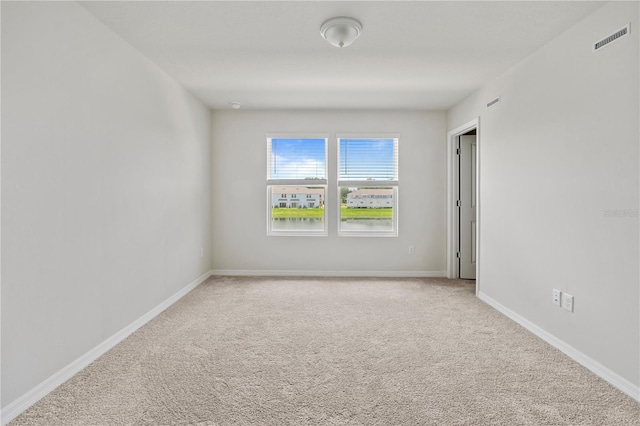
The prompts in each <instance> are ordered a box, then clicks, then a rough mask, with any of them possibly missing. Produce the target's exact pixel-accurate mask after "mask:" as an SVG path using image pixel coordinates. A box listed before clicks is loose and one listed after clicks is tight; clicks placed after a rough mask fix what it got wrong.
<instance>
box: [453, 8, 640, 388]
mask: <svg viewBox="0 0 640 426" xmlns="http://www.w3.org/2000/svg"><path fill="white" fill-rule="evenodd" d="M629 22H631V34H630V35H628V36H626V37H625V38H623V39H620V40H619V41H617V42H615V43H613V44H611V45H610V46H608V47H606V48H604V49H603V50H602V51H599V52H597V53H592V50H591V44H592V43H593V42H595V41H597V40H599V39H601V38H603V37H604V36H607V35H609V34H610V33H612V32H614V31H616V30H618V29H619V28H621V27H622V26H624V25H626V24H627V23H629ZM639 23H640V22H639V21H638V4H637V3H610V4H607V5H605V6H604V7H602V8H601V9H599V10H598V11H596V12H595V13H594V14H593V15H591V16H589V17H587V18H586V19H585V20H584V21H582V22H581V23H579V24H578V25H576V26H575V27H573V28H571V29H570V30H568V31H567V32H565V33H564V34H562V35H561V36H560V37H558V38H557V39H555V40H554V41H552V42H551V43H549V44H548V45H547V46H545V47H544V48H542V49H541V50H539V51H538V52H537V53H535V54H533V55H532V56H530V57H529V58H527V59H526V60H525V61H523V62H522V63H520V64H519V65H517V66H516V67H515V68H513V69H511V70H510V71H509V72H507V73H506V74H505V75H503V76H501V77H500V78H499V79H497V80H496V81H494V82H492V83H490V84H488V85H486V86H485V87H484V88H482V89H481V90H480V91H478V92H477V93H475V94H474V95H473V96H471V97H469V98H468V99H466V100H464V101H463V102H461V103H460V104H458V105H456V106H455V107H454V108H452V109H451V110H450V111H449V112H448V129H453V128H455V127H457V126H459V125H461V124H463V123H465V122H467V121H469V120H471V119H473V118H475V117H477V116H480V129H481V135H480V138H481V140H480V158H481V162H482V163H481V189H480V197H481V208H482V211H481V221H482V222H481V224H480V226H481V228H480V229H481V236H482V240H481V246H480V253H481V259H482V265H481V269H480V270H481V277H480V280H481V281H480V289H481V292H482V293H483V294H484V295H485V296H488V297H489V298H491V299H493V300H494V301H495V302H497V303H498V304H501V305H502V306H503V307H506V308H507V309H510V310H511V311H513V312H515V314H517V315H519V316H521V317H523V318H525V319H526V320H528V321H530V322H531V323H533V324H534V325H535V326H537V327H540V328H542V329H543V330H544V331H545V332H547V333H549V334H551V335H553V336H555V337H557V338H559V339H560V340H561V341H563V342H564V343H566V344H568V345H570V346H572V347H573V348H575V349H577V350H578V351H579V352H581V353H582V354H584V355H586V356H587V357H589V358H591V359H592V360H595V361H596V362H597V363H600V364H601V365H603V366H604V367H606V368H608V369H610V370H611V371H613V372H614V373H615V374H617V375H619V376H620V377H622V378H623V379H625V380H626V381H628V384H629V385H630V386H631V388H633V387H634V386H635V388H636V389H637V386H638V384H640V377H639V376H640V372H639V364H640V351H639V337H640V329H639V325H640V317H639V313H638V311H639V309H638V308H639V291H638V290H639V275H638V269H639V261H638V256H639V251H638V235H639V229H638V217H607V216H606V214H605V211H606V210H622V209H632V210H633V209H635V210H636V211H637V209H638V195H639V186H638V177H639V175H638V155H639V149H638V144H639V136H640V135H639V128H638V126H639V125H638V121H639V113H640V111H639V108H638V99H639V96H638V94H639V83H638V81H639V66H638V63H639V57H638V49H639V43H638V34H639V33H640V32H639V31H638V29H639V26H638V24H639ZM497 96H501V98H502V101H501V102H500V103H499V104H497V105H495V106H494V107H492V108H489V109H487V108H486V103H487V102H488V101H490V100H492V99H494V98H495V97H497ZM553 288H557V289H560V290H562V291H564V292H567V293H569V294H572V295H573V296H574V297H575V312H574V313H569V312H568V311H566V310H563V309H560V308H557V307H555V306H553V305H552V304H551V293H552V289H553Z"/></svg>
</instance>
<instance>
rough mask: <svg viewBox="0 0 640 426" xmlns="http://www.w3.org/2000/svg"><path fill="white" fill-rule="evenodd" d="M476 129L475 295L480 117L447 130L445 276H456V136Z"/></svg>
mask: <svg viewBox="0 0 640 426" xmlns="http://www.w3.org/2000/svg"><path fill="white" fill-rule="evenodd" d="M473 129H476V146H477V151H476V175H477V176H476V194H477V202H476V223H477V224H478V226H477V227H476V296H478V295H479V294H480V265H481V263H480V256H481V252H480V230H481V228H482V226H481V222H480V212H481V208H480V205H481V198H482V197H480V165H481V161H480V153H481V151H482V150H481V144H480V117H476V118H474V119H473V120H471V121H469V122H467V123H465V124H462V125H461V126H458V127H456V128H455V129H453V130H449V131H448V132H447V278H457V277H458V274H459V271H458V262H456V251H457V248H458V245H457V244H456V241H458V215H457V214H456V209H455V208H454V205H455V200H456V194H457V191H456V188H457V187H458V165H457V162H456V161H455V160H456V151H455V150H456V138H457V137H458V136H460V135H462V134H464V133H467V132H468V131H470V130H473Z"/></svg>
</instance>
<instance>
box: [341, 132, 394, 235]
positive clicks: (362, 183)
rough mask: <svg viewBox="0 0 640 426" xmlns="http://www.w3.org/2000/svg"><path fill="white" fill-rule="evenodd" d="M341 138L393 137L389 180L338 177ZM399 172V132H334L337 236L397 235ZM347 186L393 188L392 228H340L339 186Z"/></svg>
mask: <svg viewBox="0 0 640 426" xmlns="http://www.w3.org/2000/svg"><path fill="white" fill-rule="evenodd" d="M343 139H393V140H394V149H393V152H394V159H393V161H394V167H395V170H394V178H393V179H389V180H375V181H370V180H348V179H340V151H341V150H340V148H341V140H343ZM399 174H400V134H399V133H374V134H367V133H339V134H336V190H337V205H338V209H337V213H336V216H337V231H338V236H339V237H398V235H399V232H398V222H399V220H398V218H399V209H398V207H399V202H398V192H399V190H398V188H399V186H400V182H399ZM342 187H348V188H354V187H357V188H358V189H366V188H378V187H384V188H387V187H391V188H392V189H393V205H392V212H393V216H392V219H391V223H392V229H391V230H384V231H372V230H369V231H353V230H343V229H342V196H341V188H342Z"/></svg>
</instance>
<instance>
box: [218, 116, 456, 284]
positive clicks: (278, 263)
mask: <svg viewBox="0 0 640 426" xmlns="http://www.w3.org/2000/svg"><path fill="white" fill-rule="evenodd" d="M212 117H213V119H212V128H213V131H212V134H213V148H212V150H213V193H214V200H215V201H214V205H215V207H214V209H213V241H214V243H213V268H214V270H216V271H218V272H223V273H250V272H254V273H257V272H260V273H300V274H303V273H304V274H318V273H320V274H330V273H340V274H343V275H344V274H348V273H356V274H357V273H368V272H369V271H371V272H379V273H387V274H394V275H402V274H407V275H416V274H417V275H421V274H422V275H424V274H434V273H435V274H443V273H444V271H445V269H446V259H445V250H446V248H445V247H446V240H445V238H446V236H445V233H446V141H445V139H446V138H445V135H446V131H445V125H446V123H445V114H444V113H427V112H411V111H409V112H398V111H396V112H391V111H387V112H385V111H249V110H247V111H243V110H240V111H214V112H213V113H212ZM274 132H275V133H277V132H283V133H292V132H293V133H295V132H302V133H304V132H307V133H309V132H311V133H327V134H329V135H330V139H329V165H330V167H329V176H328V177H329V190H328V194H327V204H328V207H327V208H328V209H329V215H328V227H329V235H328V236H327V237H274V236H271V237H268V236H267V227H266V226H267V219H266V217H267V216H266V215H267V208H266V206H267V200H266V197H267V193H266V186H265V185H266V183H265V180H266V175H267V171H266V170H267V169H266V158H267V155H266V145H267V144H266V134H267V133H274ZM336 132H338V133H353V132H366V133H376V132H379V133H394V132H398V133H400V145H399V155H400V158H399V164H400V171H399V180H400V188H399V191H400V193H399V203H400V205H399V226H398V229H399V236H398V237H397V238H395V237H377V238H364V237H338V236H337V230H336V225H337V203H336V200H337V189H336V165H335V162H336V157H337V154H336V140H335V134H336ZM409 245H414V246H415V252H416V253H415V255H408V254H407V251H408V246H409Z"/></svg>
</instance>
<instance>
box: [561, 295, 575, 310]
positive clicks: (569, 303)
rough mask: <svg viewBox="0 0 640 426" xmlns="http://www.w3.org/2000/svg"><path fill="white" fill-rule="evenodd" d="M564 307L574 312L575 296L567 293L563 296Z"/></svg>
mask: <svg viewBox="0 0 640 426" xmlns="http://www.w3.org/2000/svg"><path fill="white" fill-rule="evenodd" d="M562 307H563V308H565V309H566V310H567V311H569V312H573V296H572V295H570V294H567V293H565V294H564V297H563V298H562Z"/></svg>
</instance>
